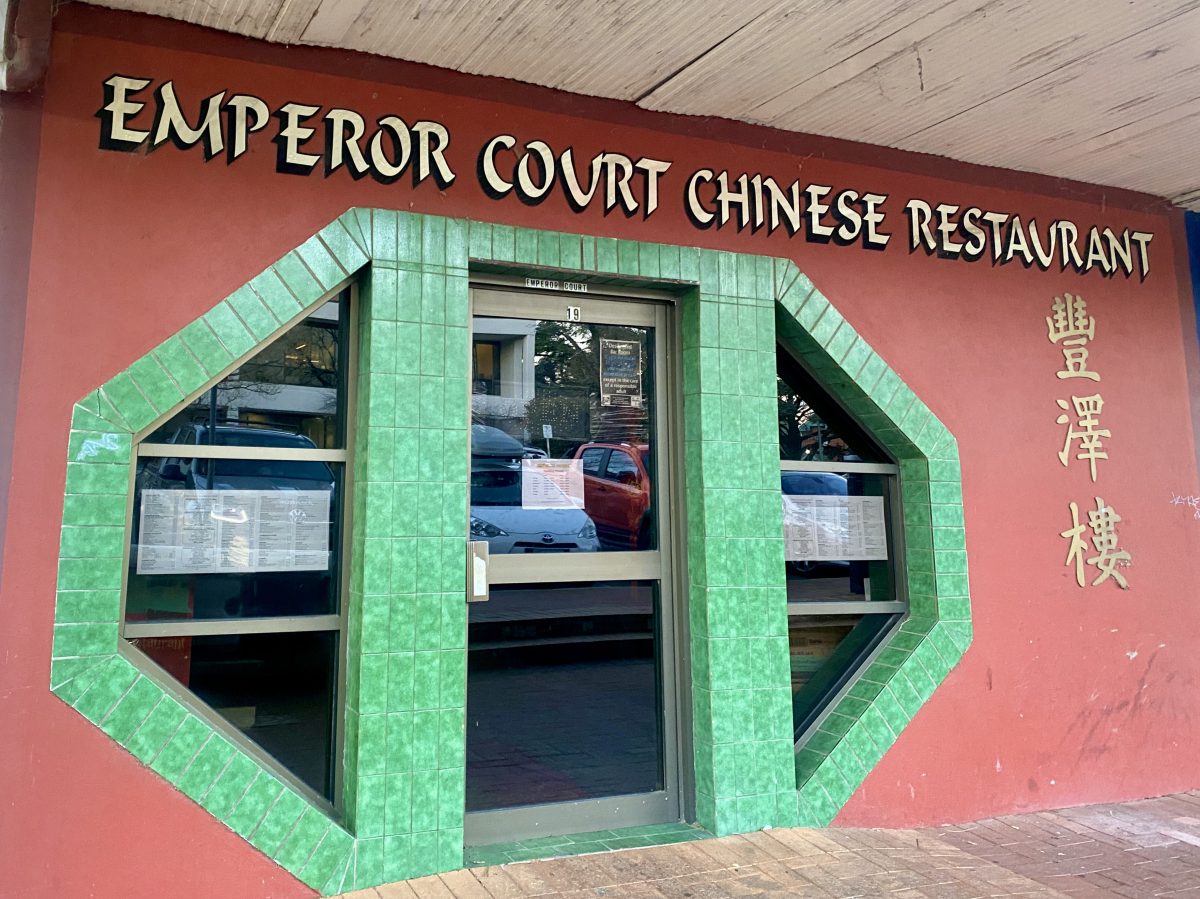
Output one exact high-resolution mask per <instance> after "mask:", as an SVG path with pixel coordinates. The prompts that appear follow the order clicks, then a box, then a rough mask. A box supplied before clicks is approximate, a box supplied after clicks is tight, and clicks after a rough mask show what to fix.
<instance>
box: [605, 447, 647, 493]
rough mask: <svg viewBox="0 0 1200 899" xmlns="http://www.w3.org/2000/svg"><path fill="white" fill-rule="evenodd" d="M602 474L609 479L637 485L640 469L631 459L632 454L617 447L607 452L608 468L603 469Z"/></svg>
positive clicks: (640, 475) (640, 477)
mask: <svg viewBox="0 0 1200 899" xmlns="http://www.w3.org/2000/svg"><path fill="white" fill-rule="evenodd" d="M604 476H605V477H606V478H607V479H608V480H610V481H616V482H617V483H618V484H628V485H630V486H637V485H638V484H639V483H640V482H641V480H642V474H641V470H640V469H639V468H638V464H637V463H636V462H634V461H633V456H631V455H629V453H627V452H625V451H624V450H619V449H615V450H613V451H612V453H610V454H609V457H608V468H607V469H606V470H605V473H604Z"/></svg>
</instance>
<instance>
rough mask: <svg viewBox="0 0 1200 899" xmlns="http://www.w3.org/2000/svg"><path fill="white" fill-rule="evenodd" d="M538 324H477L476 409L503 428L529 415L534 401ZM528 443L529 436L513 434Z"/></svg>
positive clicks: (485, 321)
mask: <svg viewBox="0 0 1200 899" xmlns="http://www.w3.org/2000/svg"><path fill="white" fill-rule="evenodd" d="M536 330H537V322H535V321H525V320H517V319H500V318H486V319H479V320H477V321H476V326H475V329H474V333H473V335H472V341H473V344H472V348H471V350H472V356H473V363H474V374H473V380H472V383H471V392H472V394H473V400H472V409H473V410H475V411H477V412H479V413H481V414H482V415H483V416H486V417H488V418H489V419H491V420H492V422H491V423H492V424H495V425H496V426H497V427H503V426H504V425H503V423H504V422H505V421H506V420H512V421H516V420H518V419H521V418H522V417H523V416H524V415H525V407H526V405H528V403H529V401H530V400H531V399H533V392H534V391H533V377H534V333H535V332H536ZM513 436H514V437H516V438H518V439H521V440H528V439H529V436H528V435H525V434H520V433H518V434H513Z"/></svg>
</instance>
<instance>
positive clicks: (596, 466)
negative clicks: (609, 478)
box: [579, 446, 605, 477]
mask: <svg viewBox="0 0 1200 899" xmlns="http://www.w3.org/2000/svg"><path fill="white" fill-rule="evenodd" d="M604 452H605V451H604V450H603V449H602V448H600V447H598V446H592V447H588V448H587V449H585V450H584V451H583V452H582V453H580V454H579V458H580V459H582V460H583V473H584V474H590V475H594V476H595V477H599V476H600V465H601V463H602V462H603V461H604Z"/></svg>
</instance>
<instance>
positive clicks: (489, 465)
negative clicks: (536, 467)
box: [471, 424, 600, 554]
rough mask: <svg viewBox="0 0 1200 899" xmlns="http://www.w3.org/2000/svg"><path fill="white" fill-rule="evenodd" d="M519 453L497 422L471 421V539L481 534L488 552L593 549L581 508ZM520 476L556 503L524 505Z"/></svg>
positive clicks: (592, 532)
mask: <svg viewBox="0 0 1200 899" xmlns="http://www.w3.org/2000/svg"><path fill="white" fill-rule="evenodd" d="M543 455H544V454H543ZM525 458H527V448H526V447H524V446H522V445H521V443H520V442H518V441H517V440H514V439H513V438H512V437H509V436H508V435H507V434H505V433H504V432H503V431H501V430H499V429H498V428H493V427H489V426H487V425H478V424H477V425H472V426H471V539H472V540H486V541H487V542H488V551H489V552H491V553H493V554H505V553H536V552H599V551H600V540H599V539H598V538H597V536H596V525H595V523H594V522H593V521H592V519H591V518H590V517H589V516H588V514H587V512H585V511H583V509H581V508H578V505H577V504H575V503H574V502H572V501H571V499H570V498H569V497H567V496H566V495H565V494H563V493H562V491H561V489H559V488H558V487H557V486H556V485H555V484H554V483H553V482H551V481H549V480H548V479H546V478H544V477H543V476H542V475H540V474H538V473H537V472H534V471H526V470H525V466H523V465H522V461H523V460H524V459H525ZM526 476H531V477H536V478H538V479H539V485H538V486H539V488H540V489H539V490H538V491H537V492H538V495H539V496H540V497H542V498H543V499H544V500H546V502H547V504H549V505H553V506H557V507H558V508H540V507H539V508H529V506H527V505H525V504H524V499H523V492H522V489H521V488H522V478H523V477H526ZM527 486H528V485H527ZM556 494H557V496H556Z"/></svg>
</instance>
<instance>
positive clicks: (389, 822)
mask: <svg viewBox="0 0 1200 899" xmlns="http://www.w3.org/2000/svg"><path fill="white" fill-rule="evenodd" d="M372 225H373V228H374V232H375V233H374V234H373V235H372V237H373V240H372V243H373V247H374V261H373V265H372V268H371V270H370V274H369V277H368V279H367V281H366V284H365V285H364V290H363V302H362V305H361V313H360V319H359V321H360V325H359V339H358V348H359V350H358V351H359V362H358V372H359V375H358V397H357V409H358V416H357V419H358V420H357V428H356V431H355V435H354V460H355V462H354V479H355V486H354V491H353V492H354V508H353V519H352V521H353V535H354V542H353V546H352V549H351V579H350V597H349V600H350V602H349V609H350V616H351V617H350V627H349V647H348V652H347V658H348V659H349V660H350V668H349V670H348V672H347V684H346V688H347V702H346V750H345V751H346V766H345V770H346V784H345V805H346V812H347V818H348V823H349V825H350V827H351V829H352V830H353V831H354V832H355V834H356V836H357V837H358V847H357V848H358V853H357V864H356V869H355V876H354V882H355V885H356V886H372V885H375V884H378V883H384V882H388V881H393V880H399V879H403V878H408V877H413V876H419V875H422V874H428V873H432V872H435V871H444V870H451V869H454V868H458V867H461V866H462V843H463V805H464V782H465V780H464V777H465V756H464V743H465V717H464V716H465V705H466V605H465V603H464V592H465V564H466V563H465V556H464V549H463V547H464V541H465V527H466V520H467V454H468V446H467V408H466V404H467V380H466V372H467V359H468V350H467V325H468V321H467V271H466V255H465V227H464V225H463V224H462V223H459V222H455V221H450V220H446V219H438V218H421V217H417V216H397V215H396V214H395V213H388V212H381V211H378V210H376V211H375V212H374V215H373V218H372ZM452 231H453V232H455V233H450V232H452ZM458 232H461V234H462V238H463V240H461V241H460V240H458V239H457V234H458ZM455 247H460V248H462V249H463V252H462V254H461V255H459V254H456V253H455V252H454V248H455Z"/></svg>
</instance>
